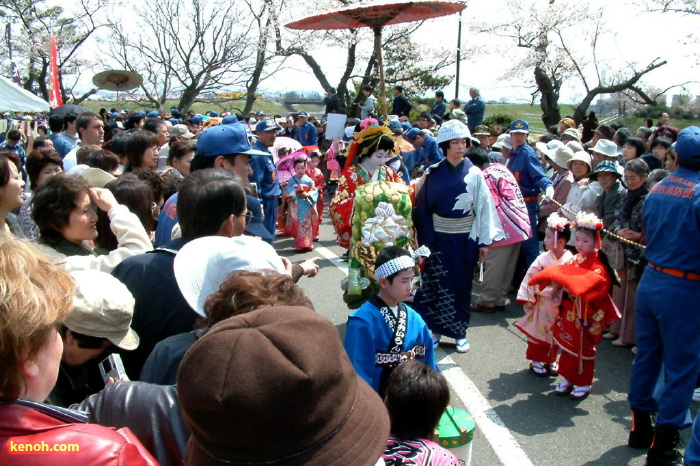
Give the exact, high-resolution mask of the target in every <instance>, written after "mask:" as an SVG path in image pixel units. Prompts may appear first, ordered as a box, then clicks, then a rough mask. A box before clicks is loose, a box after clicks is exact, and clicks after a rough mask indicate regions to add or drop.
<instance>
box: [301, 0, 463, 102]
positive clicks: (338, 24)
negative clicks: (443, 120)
mask: <svg viewBox="0 0 700 466" xmlns="http://www.w3.org/2000/svg"><path fill="white" fill-rule="evenodd" d="M465 7H466V5H465V4H464V3H462V2H458V1H454V0H416V1H402V0H376V1H369V2H358V3H351V4H349V5H345V6H343V7H340V8H334V9H332V10H327V11H325V12H324V13H322V14H319V15H314V16H309V17H308V18H304V19H301V20H299V21H294V22H292V23H289V24H287V27H288V28H290V29H315V30H321V29H348V28H360V27H369V28H372V29H373V30H374V51H375V54H376V56H377V60H378V61H379V83H380V87H381V92H382V106H383V110H384V114H385V115H386V114H387V113H388V112H387V106H386V85H385V83H384V60H383V58H382V28H383V27H384V26H386V25H387V24H399V23H409V22H411V21H422V20H424V19H430V18H437V17H439V16H445V15H451V14H453V13H457V12H458V11H462V10H463V9H464V8H465Z"/></svg>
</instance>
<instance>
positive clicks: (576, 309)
mask: <svg viewBox="0 0 700 466" xmlns="http://www.w3.org/2000/svg"><path fill="white" fill-rule="evenodd" d="M574 225H575V226H576V233H575V236H574V243H575V245H576V250H577V251H578V254H576V255H575V256H574V257H573V259H571V260H570V261H569V264H566V265H554V266H550V267H547V268H546V269H544V270H542V271H541V272H539V273H538V274H536V275H535V277H534V278H533V279H532V280H531V281H530V284H531V285H540V286H541V287H542V286H544V285H549V284H550V283H553V282H554V283H556V284H557V285H559V286H562V287H564V288H565V291H564V293H563V294H562V299H561V306H560V310H559V316H558V317H557V320H556V322H555V324H554V325H553V326H552V332H553V334H554V340H555V341H556V342H557V343H558V344H559V347H560V348H561V350H562V352H561V355H560V356H559V368H558V371H559V375H561V376H562V377H563V379H564V380H562V381H561V382H560V383H559V384H558V385H557V386H556V388H555V389H554V392H555V393H556V394H557V395H561V396H566V395H569V398H571V399H573V400H583V399H584V398H586V397H587V396H588V395H589V394H590V393H591V386H592V385H593V373H594V370H595V356H596V345H597V344H598V342H600V340H601V337H602V335H603V332H604V331H605V329H606V328H607V327H608V326H609V325H610V324H612V323H613V322H615V321H616V320H618V319H619V318H620V313H619V312H618V311H617V308H616V307H615V304H614V303H613V301H612V298H611V297H610V290H611V287H612V285H613V284H619V283H618V282H617V276H616V275H615V271H614V270H612V268H611V267H610V265H609V264H608V261H607V257H605V254H604V253H602V252H601V251H600V230H601V229H602V228H603V223H602V221H601V220H600V219H599V218H597V217H596V216H595V215H592V214H586V213H578V214H577V215H576V220H575V223H574ZM580 269H584V270H580Z"/></svg>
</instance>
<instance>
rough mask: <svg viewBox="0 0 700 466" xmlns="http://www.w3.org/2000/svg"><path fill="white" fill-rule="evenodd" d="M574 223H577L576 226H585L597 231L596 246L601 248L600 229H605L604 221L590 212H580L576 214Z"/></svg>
mask: <svg viewBox="0 0 700 466" xmlns="http://www.w3.org/2000/svg"><path fill="white" fill-rule="evenodd" d="M574 223H575V225H576V228H585V229H587V230H593V231H595V241H596V247H597V248H598V249H600V247H601V241H600V230H602V229H603V221H602V220H601V219H599V218H598V217H596V216H595V214H591V213H588V212H579V213H577V214H576V219H575V220H574Z"/></svg>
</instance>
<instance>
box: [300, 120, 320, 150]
mask: <svg viewBox="0 0 700 466" xmlns="http://www.w3.org/2000/svg"><path fill="white" fill-rule="evenodd" d="M308 118H309V114H308V113H307V112H299V121H297V133H296V135H295V136H294V137H295V138H296V140H297V141H299V142H300V143H301V146H302V150H303V151H304V152H306V153H307V154H308V153H310V152H311V151H314V150H318V134H317V132H316V126H314V124H313V123H311V122H310V121H308Z"/></svg>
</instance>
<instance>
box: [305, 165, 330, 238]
mask: <svg viewBox="0 0 700 466" xmlns="http://www.w3.org/2000/svg"><path fill="white" fill-rule="evenodd" d="M309 178H311V179H312V180H313V182H314V185H316V189H318V201H317V202H316V212H317V213H318V222H316V228H315V229H314V239H318V229H319V226H320V225H321V222H323V210H324V209H325V208H326V204H325V202H324V201H323V190H324V188H325V187H326V177H325V176H323V172H322V171H321V170H320V169H319V168H318V167H316V168H314V169H313V170H310V171H309Z"/></svg>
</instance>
